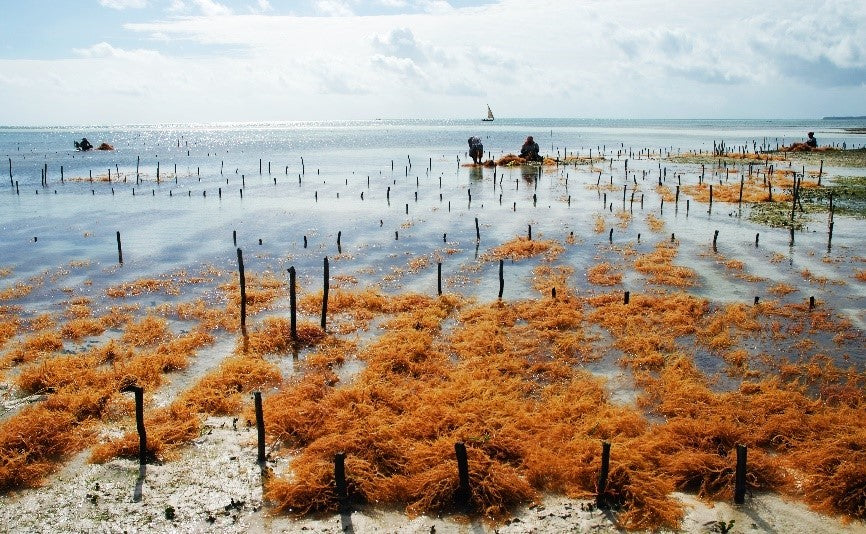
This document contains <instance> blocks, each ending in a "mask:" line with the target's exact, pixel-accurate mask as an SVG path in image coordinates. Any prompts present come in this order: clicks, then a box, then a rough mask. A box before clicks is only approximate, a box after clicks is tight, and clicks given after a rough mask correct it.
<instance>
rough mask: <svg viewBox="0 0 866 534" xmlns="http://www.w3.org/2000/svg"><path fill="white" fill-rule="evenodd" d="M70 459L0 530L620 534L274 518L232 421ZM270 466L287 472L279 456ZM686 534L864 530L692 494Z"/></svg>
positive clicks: (776, 506)
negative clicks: (149, 445)
mask: <svg viewBox="0 0 866 534" xmlns="http://www.w3.org/2000/svg"><path fill="white" fill-rule="evenodd" d="M88 455H89V451H85V452H82V453H80V454H79V455H77V456H76V457H75V458H73V459H72V461H70V462H68V463H67V464H66V465H65V466H64V467H62V468H61V470H59V471H58V472H57V473H55V474H54V475H53V476H52V477H51V478H49V480H47V481H46V483H45V485H44V486H42V487H41V488H37V489H31V490H23V491H19V492H13V493H10V494H7V495H4V496H2V497H0V531H2V532H15V533H17V532H58V531H62V532H66V533H77V532H82V533H84V532H87V533H93V532H130V533H132V532H227V533H246V532H250V533H252V532H303V533H310V534H315V533H322V534H324V533H334V534H336V533H343V532H354V533H359V534H361V533H418V534H420V533H467V534H481V533H493V532H499V533H501V534H529V533H548V532H550V533H559V532H602V533H604V532H622V531H621V530H620V529H618V528H617V527H616V525H615V522H614V519H615V518H614V517H613V516H611V515H609V514H605V513H602V512H600V511H598V510H593V509H592V507H591V506H590V503H589V502H588V501H577V500H571V499H567V498H564V497H555V496H549V497H546V498H545V499H544V500H543V501H542V502H541V503H539V504H536V505H530V506H528V507H524V508H522V509H518V510H515V511H514V515H513V516H512V517H511V518H510V519H509V520H507V521H506V522H505V523H504V524H497V525H491V524H487V523H484V522H481V521H477V520H476V521H468V520H463V521H461V520H460V518H453V517H445V518H440V517H429V516H420V517H415V518H410V517H407V516H406V515H405V514H402V513H399V512H397V511H383V510H380V509H375V508H370V507H366V506H365V507H360V508H357V509H355V510H353V511H352V512H351V513H345V514H342V515H330V516H324V517H317V518H313V519H302V520H294V519H291V518H288V517H285V516H275V515H272V514H270V513H269V512H268V508H267V506H265V505H264V504H263V502H262V480H263V479H262V472H261V470H260V468H259V466H258V465H257V464H256V462H255V459H256V449H255V431H254V429H251V428H248V427H246V426H244V425H242V424H241V423H240V422H237V423H236V422H235V420H234V419H233V418H231V417H211V418H208V419H207V421H206V423H205V426H204V429H203V431H202V434H201V436H200V437H199V438H198V439H196V440H195V441H194V442H193V444H192V445H190V446H189V447H187V448H185V449H183V450H182V451H181V457H180V458H178V459H176V460H174V461H171V462H166V463H164V464H161V465H148V466H146V468H145V469H144V470H143V471H142V470H141V469H140V468H139V466H138V463H137V462H135V461H130V460H113V461H111V462H108V463H106V464H104V465H94V464H90V463H87V457H88ZM273 456H274V457H279V458H278V459H277V460H276V461H274V462H269V464H268V466H269V469H271V470H273V471H275V472H277V473H280V472H283V471H284V470H285V469H286V466H287V464H288V458H287V457H285V455H282V456H280V455H273ZM678 497H679V498H680V499H682V500H683V501H684V502H685V503H686V505H687V506H686V508H687V512H686V515H685V518H684V520H683V524H682V530H683V531H685V532H722V530H720V528H719V526H720V524H719V522H724V523H725V524H726V525H727V524H728V523H729V522H730V521H731V520H733V521H734V524H733V529H732V530H730V532H737V533H756V532H779V533H803V534H806V533H810V534H811V533H817V532H839V533H866V525H864V523H862V522H854V523H849V524H844V523H842V522H840V521H839V520H838V519H836V518H832V517H827V516H823V515H819V514H816V513H815V512H812V511H811V510H809V509H808V508H807V507H806V506H805V505H803V504H802V503H798V502H790V501H786V500H782V499H781V498H780V497H778V496H775V495H769V494H761V495H754V496H750V497H749V498H748V499H747V504H746V505H744V506H740V507H734V506H732V505H730V504H727V503H716V504H715V505H714V506H712V507H710V506H708V505H707V504H705V503H702V502H700V501H698V500H697V499H695V498H694V497H693V496H690V495H681V494H680V495H678Z"/></svg>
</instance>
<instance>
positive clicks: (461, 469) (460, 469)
mask: <svg viewBox="0 0 866 534" xmlns="http://www.w3.org/2000/svg"><path fill="white" fill-rule="evenodd" d="M454 452H455V454H456V456H457V476H458V477H459V480H460V482H459V486H458V487H457V495H455V498H456V500H457V503H458V504H460V505H467V504H469V498H470V497H471V495H472V493H471V492H472V489H471V487H470V486H469V461H468V459H467V457H466V445H465V444H464V443H463V442H462V441H458V442H457V443H455V444H454Z"/></svg>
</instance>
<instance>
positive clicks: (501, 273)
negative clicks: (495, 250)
mask: <svg viewBox="0 0 866 534" xmlns="http://www.w3.org/2000/svg"><path fill="white" fill-rule="evenodd" d="M504 274H505V260H499V300H502V291H503V290H504V289H505V276H504Z"/></svg>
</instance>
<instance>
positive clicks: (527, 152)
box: [520, 135, 541, 161]
mask: <svg viewBox="0 0 866 534" xmlns="http://www.w3.org/2000/svg"><path fill="white" fill-rule="evenodd" d="M538 150H539V149H538V143H536V142H535V140H534V139H532V136H531V135H530V136H529V137H527V138H526V141H524V142H523V146H522V147H520V157H521V158H523V159H525V160H527V161H540V160H541V157H539V155H538Z"/></svg>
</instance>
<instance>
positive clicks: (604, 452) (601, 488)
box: [595, 441, 610, 508]
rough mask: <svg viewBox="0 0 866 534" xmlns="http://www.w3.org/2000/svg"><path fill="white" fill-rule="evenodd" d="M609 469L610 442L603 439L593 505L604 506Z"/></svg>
mask: <svg viewBox="0 0 866 534" xmlns="http://www.w3.org/2000/svg"><path fill="white" fill-rule="evenodd" d="M609 470H610V443H609V442H607V441H603V442H602V443H601V471H600V472H599V473H598V484H597V486H598V493H596V496H595V505H596V506H598V507H599V508H605V507H606V506H607V502H606V499H605V496H604V492H605V490H607V475H608V471H609Z"/></svg>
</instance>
